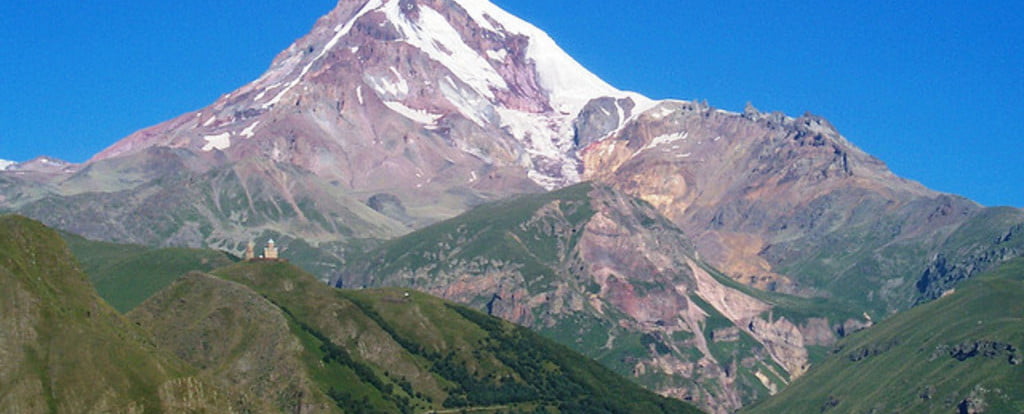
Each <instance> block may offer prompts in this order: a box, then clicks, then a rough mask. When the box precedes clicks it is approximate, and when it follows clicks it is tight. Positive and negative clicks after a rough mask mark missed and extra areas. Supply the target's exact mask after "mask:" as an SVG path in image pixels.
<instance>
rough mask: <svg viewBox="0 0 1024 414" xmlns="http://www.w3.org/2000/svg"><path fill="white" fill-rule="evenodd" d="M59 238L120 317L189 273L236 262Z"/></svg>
mask: <svg viewBox="0 0 1024 414" xmlns="http://www.w3.org/2000/svg"><path fill="white" fill-rule="evenodd" d="M62 235H63V236H64V240H65V241H66V242H67V245H68V247H69V248H70V249H71V252H72V253H74V255H75V257H76V258H77V259H78V261H79V262H80V263H81V264H82V269H83V270H84V271H85V274H86V275H88V276H89V280H90V281H91V282H92V284H93V286H95V287H96V290H97V291H98V292H99V294H100V296H101V297H103V299H104V300H106V301H107V303H109V304H110V305H111V306H113V307H114V308H115V309H117V310H118V311H120V312H122V313H125V312H128V311H130V310H131V309H132V308H134V307H136V306H138V305H139V304H140V303H142V301H144V300H146V298H148V297H150V296H152V295H153V294H155V293H156V292H158V291H160V290H161V289H163V288H165V287H167V286H168V285H170V284H171V282H173V281H174V280H175V279H177V278H179V277H181V276H182V275H184V274H186V273H188V272H190V271H193V270H198V271H210V270H213V269H216V268H218V267H223V266H227V265H229V264H231V263H234V262H235V261H236V260H237V259H235V258H234V257H231V256H229V255H228V254H226V253H223V252H218V251H214V250H204V249H185V248H154V247H146V246H140V245H132V244H118V243H108V242H101V241H93V240H88V239H85V238H83V237H80V236H77V235H73V234H69V233H62Z"/></svg>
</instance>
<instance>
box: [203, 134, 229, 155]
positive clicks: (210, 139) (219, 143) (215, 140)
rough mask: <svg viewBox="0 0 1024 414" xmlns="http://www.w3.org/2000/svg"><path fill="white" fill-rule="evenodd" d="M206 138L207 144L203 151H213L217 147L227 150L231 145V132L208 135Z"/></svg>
mask: <svg viewBox="0 0 1024 414" xmlns="http://www.w3.org/2000/svg"><path fill="white" fill-rule="evenodd" d="M203 139H205V140H206V145H204V146H203V151H207V152H209V151H213V150H215V149H219V150H225V149H228V148H230V147H231V133H230V132H225V133H222V134H217V135H207V136H205V137H203Z"/></svg>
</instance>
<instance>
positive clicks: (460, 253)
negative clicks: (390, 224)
mask: <svg viewBox="0 0 1024 414" xmlns="http://www.w3.org/2000/svg"><path fill="white" fill-rule="evenodd" d="M337 283H338V284H339V285H340V286H343V287H365V286H409V287H414V288H417V289H423V290H426V291H428V292H430V293H433V294H436V295H440V296H442V297H444V298H447V299H450V300H454V301H457V302H461V303H467V304H470V306H472V307H475V308H477V309H480V310H486V311H487V312H489V313H491V314H493V315H497V316H500V317H502V318H504V319H507V320H511V321H514V322H516V323H519V324H522V325H525V326H528V327H531V328H532V329H533V330H535V331H537V332H541V333H543V334H544V335H546V336H548V337H550V338H553V339H555V340H557V341H559V342H561V343H563V344H566V345H568V346H570V347H573V348H575V349H577V350H579V351H580V352H583V353H585V354H587V355H589V356H591V357H593V358H595V359H597V360H598V361H600V362H602V363H604V364H605V365H606V366H609V367H612V368H613V369H615V370H616V371H617V372H619V373H620V374H622V375H626V376H630V377H633V378H635V379H636V380H637V381H638V382H640V383H641V384H644V385H646V386H647V387H649V388H651V389H654V390H657V391H658V392H660V393H662V394H664V395H670V396H673V397H676V398H680V399H685V400H690V401H695V402H697V403H699V404H700V405H702V406H704V407H706V408H709V409H712V410H713V411H716V412H728V411H731V410H735V409H738V408H739V407H741V406H743V405H745V404H749V403H750V402H753V401H757V400H759V399H761V398H763V397H767V396H768V395H770V394H772V393H775V392H777V391H778V390H781V389H783V388H784V387H785V386H786V384H788V383H789V381H790V380H792V379H793V378H796V377H798V376H800V375H801V374H803V373H804V372H805V371H806V370H807V369H808V367H810V366H811V355H810V354H809V352H808V348H818V347H822V346H830V345H831V344H832V343H833V342H834V341H835V340H836V338H837V337H838V335H839V334H838V333H839V332H844V329H849V330H852V329H855V327H858V326H863V325H864V324H867V323H868V321H864V320H862V318H863V317H862V316H861V315H860V314H859V313H858V312H854V311H852V310H850V309H844V308H843V307H842V306H841V305H840V304H838V303H833V304H829V305H827V306H822V304H821V303H815V302H813V301H809V300H805V299H802V298H798V297H792V296H788V295H782V294H772V293H767V292H761V291H756V290H754V289H750V288H748V287H745V286H742V285H740V284H738V283H736V282H734V281H732V280H731V279H728V278H726V277H724V276H722V275H721V274H719V273H717V271H716V270H715V269H713V268H712V267H710V266H708V265H707V264H706V263H704V262H703V261H702V260H701V259H700V255H699V254H698V253H697V252H696V251H695V250H694V247H693V245H692V243H691V242H690V240H689V239H688V238H686V236H685V235H684V233H683V232H682V231H680V230H679V229H678V228H677V227H676V226H675V225H673V224H672V223H671V222H670V221H668V220H667V219H666V218H664V217H663V216H661V215H660V214H659V213H658V212H657V210H656V209H654V207H653V206H651V205H650V204H648V203H646V202H644V201H642V200H639V199H636V198H633V197H630V196H627V195H624V194H623V193H621V192H618V191H616V190H614V189H613V188H611V187H607V186H602V185H595V184H581V185H576V186H572V187H568V188H565V189H562V190H558V191H553V192H550V193H546V194H542V195H529V196H520V197H516V198H514V199H511V200H507V201H503V202H499V203H494V204H488V205H485V206H481V207H478V208H476V209H474V210H471V211H470V212H468V213H466V214H464V215H461V216H459V217H457V218H454V219H452V220H448V221H445V222H442V223H439V224H437V225H433V226H430V227H427V228H425V229H423V230H419V231H416V232H413V233H411V234H409V235H407V236H404V237H401V238H398V239H395V240H393V241H390V242H387V243H385V244H383V245H382V246H380V247H379V248H377V249H374V250H371V251H370V252H368V253H367V254H366V255H365V256H363V257H358V258H355V259H354V260H353V261H352V262H350V264H349V266H348V267H347V268H346V273H345V274H344V275H343V276H342V278H341V279H340V280H339V281H338V282H337Z"/></svg>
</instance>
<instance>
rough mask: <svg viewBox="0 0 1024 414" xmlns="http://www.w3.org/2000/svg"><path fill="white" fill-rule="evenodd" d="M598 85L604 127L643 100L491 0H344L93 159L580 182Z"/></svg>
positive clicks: (346, 174)
mask: <svg viewBox="0 0 1024 414" xmlns="http://www.w3.org/2000/svg"><path fill="white" fill-rule="evenodd" d="M602 97H609V98H611V99H612V100H611V101H610V103H608V102H606V103H605V104H604V105H603V106H601V108H600V110H601V111H602V113H603V114H604V115H601V116H603V117H606V118H607V122H604V123H605V124H608V125H607V126H606V127H603V128H604V129H614V128H616V127H619V126H621V125H622V124H624V123H625V121H626V119H627V118H629V117H630V116H631V115H635V114H636V113H639V112H642V110H643V109H645V108H646V107H649V106H651V104H652V103H651V101H650V100H648V99H647V98H645V97H643V96H641V95H639V94H635V93H628V92H622V91H619V90H617V89H615V88H614V87H612V86H610V85H608V84H607V83H605V82H604V81H602V80H601V79H600V78H598V77H597V76H596V75H594V74H593V73H591V72H590V71H588V70H586V69H585V68H584V67H583V66H582V65H580V64H579V63H578V62H577V61H575V60H574V59H573V58H572V57H570V56H569V55H568V54H567V53H565V51H563V50H562V49H561V48H560V47H559V46H558V45H557V44H556V43H555V41H554V40H553V39H551V37H550V36H548V35H547V34H545V33H544V32H543V31H541V30H540V29H538V28H536V27H535V26H533V25H531V24H529V23H527V22H525V21H523V20H521V19H519V18H517V17H515V16H513V15H511V14H509V13H507V12H505V11H504V10H502V9H501V8H499V7H498V6H496V5H494V4H493V3H491V2H489V1H487V0H359V1H353V0H341V1H340V2H339V3H338V5H337V7H336V8H335V9H334V10H333V11H331V12H330V13H329V14H328V15H326V16H324V17H323V18H321V19H320V20H319V21H318V22H317V24H316V25H315V26H314V28H313V30H312V31H311V33H309V34H308V35H306V36H304V37H303V38H301V39H299V40H297V41H296V42H295V43H294V44H293V45H292V46H290V47H289V48H288V49H286V50H285V51H283V52H282V53H281V54H279V55H278V56H277V57H276V58H275V59H274V62H273V63H272V64H271V66H270V68H269V69H268V70H267V71H266V72H265V73H264V74H263V75H262V76H261V77H260V78H259V79H257V80H255V81H254V82H252V83H250V84H248V85H246V86H244V87H242V88H240V89H238V90H236V91H234V92H231V93H229V94H226V95H224V96H223V97H221V98H220V99H219V100H218V101H217V102H214V103H213V104H212V105H210V106H209V107H206V108H203V109H202V110H200V111H196V112H193V113H190V114H186V115H183V116H181V117H179V118H177V119H174V120H171V121H168V122H165V123H164V124H161V125H157V126H154V127H152V128H149V129H146V130H142V131H139V132H137V133H135V134H133V135H132V136H130V137H128V138H126V139H124V140H122V141H121V142H118V143H117V144H115V145H113V146H111V147H110V148H108V149H107V150H105V151H103V152H101V153H100V154H97V156H96V157H94V159H93V160H94V161H96V160H102V159H107V158H111V157H117V156H122V155H126V154H131V153H135V152H138V151H140V150H143V149H145V148H149V147H153V146H165V147H173V148H184V149H188V150H190V151H192V152H196V153H199V154H204V153H206V154H210V155H211V156H214V157H215V158H217V157H220V158H218V159H223V158H224V157H225V156H226V158H227V159H228V160H238V159H247V158H252V157H254V156H260V157H265V158H269V159H271V160H273V161H276V162H287V163H290V164H293V165H296V166H299V167H301V168H303V169H306V170H309V171H312V172H313V173H315V174H317V175H319V176H321V177H324V178H328V179H331V180H337V181H340V182H347V183H349V185H350V186H351V187H352V188H353V189H367V186H369V189H373V188H385V187H386V188H393V187H394V186H395V182H394V181H395V180H397V181H400V183H399V185H406V186H409V187H410V188H414V189H422V188H427V187H432V186H438V185H441V184H439V183H438V181H439V180H441V181H444V182H447V184H443V186H445V187H446V188H447V187H449V186H451V185H453V182H455V181H458V182H460V183H461V185H481V184H479V182H480V179H479V177H482V176H484V175H485V173H486V171H488V170H492V169H496V168H497V169H502V168H517V169H521V170H523V172H525V174H524V176H525V177H528V178H529V180H531V181H533V182H534V183H536V184H539V185H541V186H542V187H545V188H548V189H551V188H555V187H559V186H563V185H567V184H572V183H574V182H577V181H579V179H580V177H579V170H580V169H581V166H580V161H579V156H578V155H577V151H578V150H579V149H580V147H581V145H583V144H585V143H587V142H589V140H591V139H592V138H588V139H580V137H579V131H577V130H576V128H575V126H574V121H575V120H576V119H577V117H578V116H580V115H581V113H582V112H585V111H586V106H587V105H588V103H589V102H591V101H592V100H594V99H596V98H602ZM600 132H608V131H603V130H602V131H600ZM396 137H399V138H401V139H402V142H401V144H400V145H399V144H395V143H394V140H395V139H396ZM382 144H386V145H388V146H389V147H388V148H389V149H388V150H387V151H382V150H381V148H379V146H380V145H382ZM427 147H430V149H429V150H428V149H427ZM399 148H401V151H399ZM215 154H223V156H221V155H215ZM339 159H346V160H355V161H352V162H350V163H342V162H339ZM217 162H223V161H217ZM453 164H455V165H459V166H460V169H465V170H466V171H462V172H460V173H458V174H457V175H460V176H462V177H460V178H454V177H451V176H449V175H450V174H451V173H450V172H449V171H450V167H446V166H449V165H453ZM384 166H389V168H388V170H387V174H388V175H389V176H391V177H392V178H393V180H392V181H389V182H387V183H383V182H380V181H381V179H380V178H379V176H380V174H378V169H380V168H383V167H384ZM442 171H445V172H444V173H442ZM381 172H383V170H381ZM474 177H477V178H474ZM385 184H386V185H385ZM502 185H505V184H502Z"/></svg>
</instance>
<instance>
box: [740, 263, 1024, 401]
mask: <svg viewBox="0 0 1024 414" xmlns="http://www.w3.org/2000/svg"><path fill="white" fill-rule="evenodd" d="M1022 363H1024V258H1021V259H1015V260H1012V261H1010V262H1007V263H1006V264H1004V265H1002V266H1000V267H998V268H997V269H996V270H994V271H991V272H988V273H986V274H983V275H980V276H978V277H976V278H975V279H973V280H970V281H967V282H965V283H963V284H961V285H960V286H959V287H957V289H956V291H955V292H954V293H952V294H948V295H947V296H945V297H943V298H941V299H938V300H936V301H934V302H930V303H927V304H924V305H921V306H918V307H915V308H913V309H911V310H909V311H906V312H904V313H901V314H899V315H896V316H894V317H893V318H891V319H890V320H887V321H885V322H883V323H881V324H879V325H877V326H875V327H873V328H871V329H868V330H866V331H863V332H861V333H858V334H856V335H853V336H851V337H850V338H847V339H846V340H843V341H841V342H840V343H839V344H838V345H837V346H836V347H835V348H834V349H833V350H832V351H831V352H830V355H829V357H828V358H827V360H826V361H825V362H824V363H822V364H821V365H820V366H818V367H817V368H815V369H813V370H812V371H811V372H810V373H808V374H807V375H806V376H805V377H803V378H800V379H799V380H797V381H796V382H794V383H793V384H792V385H791V386H790V387H788V388H786V389H785V390H784V391H783V392H782V393H781V394H779V395H777V396H775V397H773V398H770V399H768V400H766V401H764V402H762V403H760V404H757V405H755V406H753V407H751V408H750V409H749V412H751V413H761V412H764V413H785V412H794V413H795V412H827V413H833V412H834V413H865V412H915V413H917V412H920V413H932V412H964V413H966V412H992V413H1017V412H1024V386H1022V382H1021V381H1022V379H1024V364H1022Z"/></svg>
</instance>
